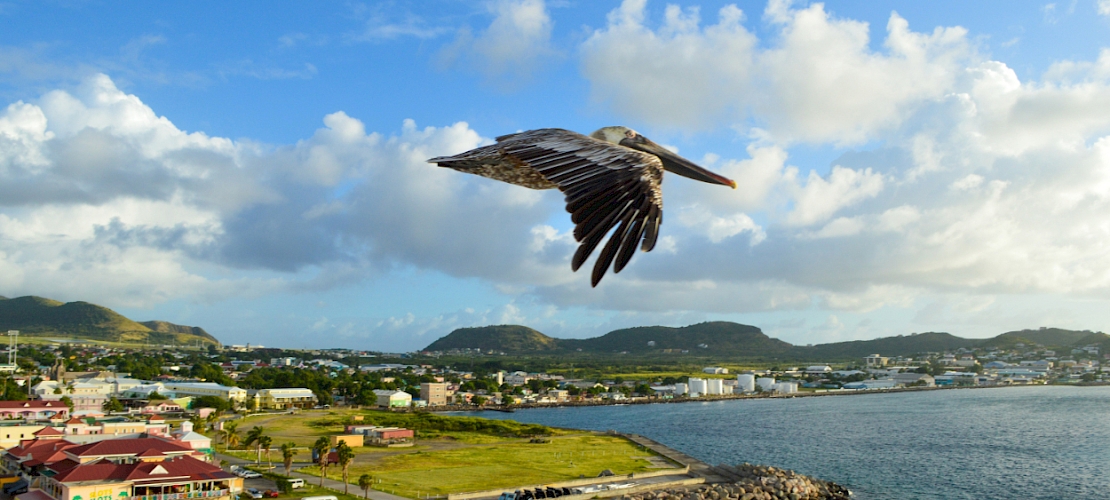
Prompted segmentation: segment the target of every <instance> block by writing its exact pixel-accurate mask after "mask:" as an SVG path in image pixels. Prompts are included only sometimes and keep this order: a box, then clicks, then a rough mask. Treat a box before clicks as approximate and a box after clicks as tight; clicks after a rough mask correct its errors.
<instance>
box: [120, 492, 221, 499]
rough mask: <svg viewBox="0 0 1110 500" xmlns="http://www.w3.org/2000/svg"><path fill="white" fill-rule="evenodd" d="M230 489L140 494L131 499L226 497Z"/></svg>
mask: <svg viewBox="0 0 1110 500" xmlns="http://www.w3.org/2000/svg"><path fill="white" fill-rule="evenodd" d="M230 494H231V490H212V491H193V492H189V493H166V494H164V495H141V496H134V497H131V500H186V499H189V498H216V497H226V496H228V495H230Z"/></svg>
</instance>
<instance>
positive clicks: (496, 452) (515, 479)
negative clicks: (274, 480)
mask: <svg viewBox="0 0 1110 500" xmlns="http://www.w3.org/2000/svg"><path fill="white" fill-rule="evenodd" d="M650 454H651V453H650V452H647V451H644V450H642V449H640V448H639V447H637V446H636V445H635V444H633V443H631V442H629V441H627V440H625V439H624V438H620V437H616V436H604V435H597V434H581V435H573V436H560V437H554V438H551V442H550V443H543V444H535V443H529V442H528V440H527V439H519V438H514V439H507V438H501V439H500V441H499V442H496V443H489V444H480V445H472V446H466V447H462V448H455V449H446V450H439V451H431V452H416V453H408V454H399V455H392V456H387V457H383V458H381V459H380V460H375V461H371V462H365V461H356V463H354V464H352V465H351V468H350V472H349V478H350V480H351V481H354V480H355V478H357V477H358V476H360V475H362V474H370V475H372V476H374V478H375V479H377V480H379V481H380V482H378V483H377V484H375V486H374V488H375V489H379V490H383V491H387V492H395V493H396V494H398V495H403V496H408V497H416V496H417V495H418V494H419V495H427V494H429V493H430V494H432V495H445V494H447V493H462V492H467V491H478V490H488V489H496V488H513V487H517V486H522V485H528V484H544V483H551V482H555V481H563V480H567V479H576V478H578V477H580V476H586V477H595V476H597V475H598V473H599V472H601V471H602V470H605V469H609V470H611V471H613V472H614V473H616V474H628V473H631V472H642V471H645V470H648V468H649V466H650V463H649V462H648V461H647V460H646V459H645V458H644V457H645V456H647V455H650ZM301 471H302V472H305V473H308V474H319V473H320V471H319V468H317V467H311V468H305V469H301ZM328 477H330V478H333V479H336V480H342V476H341V473H340V470H339V468H338V467H336V466H334V465H333V466H332V467H329V468H328Z"/></svg>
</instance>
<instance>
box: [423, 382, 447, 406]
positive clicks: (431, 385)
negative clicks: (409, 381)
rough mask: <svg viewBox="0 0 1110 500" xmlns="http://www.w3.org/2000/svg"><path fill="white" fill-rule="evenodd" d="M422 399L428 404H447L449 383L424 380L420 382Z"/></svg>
mask: <svg viewBox="0 0 1110 500" xmlns="http://www.w3.org/2000/svg"><path fill="white" fill-rule="evenodd" d="M420 399H422V400H424V401H425V402H426V403H427V405H428V406H443V405H446V404H447V384H444V383H437V382H424V383H422V384H420Z"/></svg>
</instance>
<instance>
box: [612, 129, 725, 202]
mask: <svg viewBox="0 0 1110 500" xmlns="http://www.w3.org/2000/svg"><path fill="white" fill-rule="evenodd" d="M590 137H593V138H594V139H597V140H599V141H605V142H608V143H612V144H617V145H620V146H624V147H626V148H631V149H635V150H637V151H642V152H644V153H648V154H651V155H655V156H656V157H658V158H659V161H661V162H663V168H664V169H666V170H667V171H668V172H674V173H676V174H678V175H681V176H683V177H689V178H691V179H694V180H697V181H702V182H708V183H710V184H721V185H725V186H730V187H732V189H736V181H734V180H732V179H729V178H727V177H724V176H721V175H717V174H715V173H713V172H710V171H708V170H706V169H704V168H702V167H700V166H698V164H696V163H694V162H692V161H690V160H687V159H686V158H683V157H681V156H678V155H677V154H675V153H674V152H672V151H671V150H669V149H667V148H664V147H663V146H660V145H658V144H656V143H654V142H652V141H651V139H648V138H647V137H644V136H642V135H640V133H639V132H636V131H635V130H632V129H630V128H628V127H622V126H615V127H604V128H600V129H598V130H597V131H595V132H594V133H592V134H590Z"/></svg>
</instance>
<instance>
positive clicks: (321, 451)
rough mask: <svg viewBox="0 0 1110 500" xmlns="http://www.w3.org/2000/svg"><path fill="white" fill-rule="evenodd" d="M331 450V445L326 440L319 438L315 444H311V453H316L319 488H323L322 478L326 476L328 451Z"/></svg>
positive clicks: (325, 438) (322, 437)
mask: <svg viewBox="0 0 1110 500" xmlns="http://www.w3.org/2000/svg"><path fill="white" fill-rule="evenodd" d="M330 449H331V443H330V442H328V438H327V437H325V436H320V439H317V440H316V442H315V443H313V444H312V451H314V452H316V463H317V464H318V465H319V466H320V487H321V488H323V487H324V477H325V476H327V475H328V450H330Z"/></svg>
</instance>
